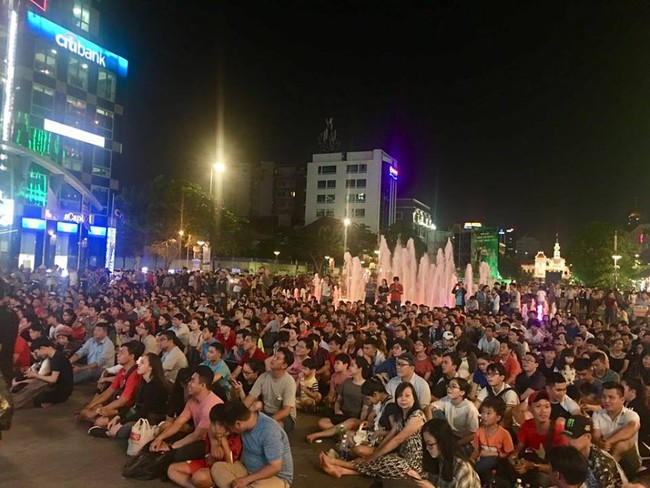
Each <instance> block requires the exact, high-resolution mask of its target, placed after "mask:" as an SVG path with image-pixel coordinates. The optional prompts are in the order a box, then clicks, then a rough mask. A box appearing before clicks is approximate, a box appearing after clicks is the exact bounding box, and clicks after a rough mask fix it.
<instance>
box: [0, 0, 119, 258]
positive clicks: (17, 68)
mask: <svg viewBox="0 0 650 488" xmlns="http://www.w3.org/2000/svg"><path fill="white" fill-rule="evenodd" d="M0 9H1V11H0V31H1V32H0V34H1V39H0V56H2V58H3V60H4V63H2V64H1V65H0V72H1V73H0V74H1V77H2V139H3V141H2V142H3V146H2V152H1V153H0V160H1V162H2V164H1V165H0V191H1V192H2V195H1V197H2V199H3V205H2V210H0V212H4V214H3V215H2V216H0V255H1V256H2V260H3V263H2V264H3V265H4V266H16V265H24V266H26V267H29V268H33V267H36V266H40V265H44V266H46V267H52V266H54V265H55V264H56V265H58V266H60V267H62V268H67V267H75V268H76V267H77V266H78V265H80V266H84V265H90V266H99V267H112V262H113V259H114V249H115V227H114V225H113V218H112V217H113V215H112V214H113V211H114V209H113V207H112V201H113V195H114V193H115V191H117V190H118V182H117V180H115V178H114V172H113V169H114V168H115V167H116V165H118V164H119V161H120V156H121V153H122V144H121V143H120V140H121V137H120V136H121V133H120V129H121V125H122V116H123V114H124V103H123V89H124V84H125V82H126V77H127V72H128V61H127V60H126V59H124V58H123V57H121V56H119V55H118V54H115V53H114V52H112V51H110V50H109V47H110V45H111V42H110V39H103V38H102V36H101V32H102V29H101V23H100V20H101V12H100V10H101V2H100V1H97V0H22V1H21V0H4V1H3V2H2V4H1V6H0ZM2 223H4V224H5V225H4V226H3V225H2Z"/></svg>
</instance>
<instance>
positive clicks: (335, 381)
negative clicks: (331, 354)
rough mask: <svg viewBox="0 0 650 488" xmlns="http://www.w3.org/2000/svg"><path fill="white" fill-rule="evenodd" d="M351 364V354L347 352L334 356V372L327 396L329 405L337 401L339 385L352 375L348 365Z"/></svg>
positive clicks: (326, 400)
mask: <svg viewBox="0 0 650 488" xmlns="http://www.w3.org/2000/svg"><path fill="white" fill-rule="evenodd" d="M349 366H350V356H348V355H347V354H345V353H339V354H337V355H336V357H335V358H334V374H332V377H331V378H330V391H329V393H328V394H327V397H326V398H325V403H326V405H327V406H330V407H333V406H334V402H335V401H336V392H337V391H338V388H339V386H341V385H342V384H343V382H344V381H345V380H346V379H348V378H349V377H350V373H349V371H348V367H349Z"/></svg>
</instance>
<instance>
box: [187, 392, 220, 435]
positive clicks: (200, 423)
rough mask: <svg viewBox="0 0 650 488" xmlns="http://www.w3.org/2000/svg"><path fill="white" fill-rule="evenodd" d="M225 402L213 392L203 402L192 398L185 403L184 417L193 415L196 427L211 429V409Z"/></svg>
mask: <svg viewBox="0 0 650 488" xmlns="http://www.w3.org/2000/svg"><path fill="white" fill-rule="evenodd" d="M220 403H223V401H222V400H221V398H219V397H218V396H217V395H215V394H214V393H213V392H210V394H209V395H208V396H206V397H205V398H204V399H203V401H202V402H200V403H199V402H197V401H196V400H194V399H193V398H190V399H189V400H188V401H187V403H186V404H185V408H184V409H183V413H181V416H182V417H186V418H188V419H189V417H192V421H193V422H194V428H195V429H209V428H210V410H212V407H214V406H215V405H218V404H220Z"/></svg>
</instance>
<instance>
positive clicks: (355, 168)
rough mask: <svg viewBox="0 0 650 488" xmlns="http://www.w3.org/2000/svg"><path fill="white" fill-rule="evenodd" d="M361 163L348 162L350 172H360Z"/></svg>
mask: <svg viewBox="0 0 650 488" xmlns="http://www.w3.org/2000/svg"><path fill="white" fill-rule="evenodd" d="M358 172H359V165H358V164H348V173H358Z"/></svg>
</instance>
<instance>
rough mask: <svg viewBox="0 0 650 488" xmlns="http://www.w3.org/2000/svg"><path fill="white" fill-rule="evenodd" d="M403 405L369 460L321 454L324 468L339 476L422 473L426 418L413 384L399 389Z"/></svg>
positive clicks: (399, 403)
mask: <svg viewBox="0 0 650 488" xmlns="http://www.w3.org/2000/svg"><path fill="white" fill-rule="evenodd" d="M395 403H396V404H397V406H398V407H399V408H398V409H396V410H395V411H394V413H392V414H391V416H392V419H391V424H392V429H391V431H390V432H389V433H388V434H387V436H386V437H385V438H384V440H383V441H382V443H381V444H380V445H379V447H377V449H375V450H374V452H373V453H372V455H371V456H370V457H369V458H366V459H358V460H355V461H344V460H340V459H330V458H329V457H328V456H327V455H326V454H325V453H321V454H320V463H321V467H322V468H323V470H324V471H325V472H326V473H327V474H329V475H330V476H333V477H335V478H340V477H341V476H343V475H359V474H362V475H366V476H372V477H374V478H384V479H385V478H389V479H401V478H405V477H406V473H407V471H413V472H416V473H418V475H419V474H421V473H422V437H421V436H420V430H421V429H422V426H423V425H424V423H425V421H426V417H425V416H424V412H423V411H422V410H421V409H420V402H419V400H418V398H417V394H416V392H415V389H414V388H413V385H411V384H410V383H402V384H401V385H399V387H398V388H397V391H396V392H395Z"/></svg>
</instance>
